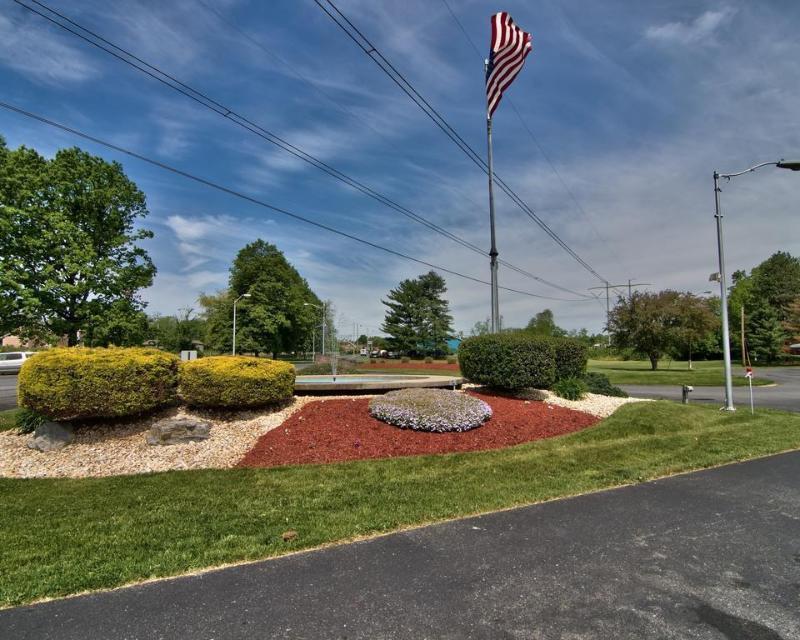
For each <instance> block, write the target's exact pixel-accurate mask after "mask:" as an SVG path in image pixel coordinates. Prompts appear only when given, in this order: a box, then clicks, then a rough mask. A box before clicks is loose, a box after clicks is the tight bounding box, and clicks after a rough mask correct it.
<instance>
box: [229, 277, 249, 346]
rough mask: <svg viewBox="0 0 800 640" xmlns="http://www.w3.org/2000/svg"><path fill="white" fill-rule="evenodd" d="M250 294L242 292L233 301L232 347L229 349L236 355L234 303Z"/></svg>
mask: <svg viewBox="0 0 800 640" xmlns="http://www.w3.org/2000/svg"><path fill="white" fill-rule="evenodd" d="M250 297H251V295H250V294H249V293H243V294H242V295H240V296H239V297H238V298H236V300H234V301H233V348H232V349H231V355H232V356H235V355H236V303H237V302H239V300H241V299H242V298H250Z"/></svg>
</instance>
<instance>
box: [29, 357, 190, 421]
mask: <svg viewBox="0 0 800 640" xmlns="http://www.w3.org/2000/svg"><path fill="white" fill-rule="evenodd" d="M178 362H179V361H178V358H176V357H175V356H174V355H172V354H169V353H165V352H163V351H159V350H158V349H138V348H134V349H113V348H112V349H85V348H82V347H73V348H61V349H50V350H48V351H40V352H39V353H37V354H36V355H34V356H32V357H31V358H30V359H29V360H27V361H26V362H25V363H24V364H23V365H22V369H21V370H20V372H19V386H18V392H17V393H18V398H19V404H20V405H21V406H23V407H26V408H27V409H30V410H31V411H35V412H37V413H40V414H42V415H44V416H47V417H48V418H51V419H53V420H74V419H82V418H111V417H116V416H128V415H134V414H137V413H144V412H146V411H150V410H152V409H156V408H158V407H161V406H163V405H165V404H169V403H171V402H174V401H175V400H176V398H177V386H178Z"/></svg>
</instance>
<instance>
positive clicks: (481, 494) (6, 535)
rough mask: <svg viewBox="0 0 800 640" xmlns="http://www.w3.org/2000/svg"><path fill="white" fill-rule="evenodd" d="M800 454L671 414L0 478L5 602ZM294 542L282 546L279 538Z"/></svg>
mask: <svg viewBox="0 0 800 640" xmlns="http://www.w3.org/2000/svg"><path fill="white" fill-rule="evenodd" d="M796 448H800V416H797V415H793V414H788V413H782V412H776V411H766V410H764V411H759V412H758V414H756V415H755V416H751V415H750V414H749V413H747V412H744V411H741V412H738V413H734V414H729V413H726V412H720V411H718V410H717V409H716V408H712V407H702V406H682V405H679V404H673V403H667V402H654V403H641V404H632V405H627V406H625V407H623V408H622V409H620V410H619V411H618V412H617V413H616V414H615V415H614V416H612V417H611V418H609V419H608V420H606V421H604V422H602V423H600V424H599V425H598V426H596V427H594V428H591V429H588V430H586V431H583V432H581V433H576V434H572V435H568V436H564V437H561V438H553V439H549V440H542V441H539V442H535V443H529V444H525V445H521V446H518V447H513V448H509V449H503V450H497V451H484V452H477V453H468V454H456V455H447V456H430V457H410V458H396V459H393V460H391V459H389V460H378V461H361V462H349V463H342V464H336V465H327V466H326V465H320V466H305V467H287V468H282V469H233V470H205V471H174V472H169V473H157V474H151V475H141V476H129V477H116V478H103V479H85V480H44V479H36V480H10V479H0V514H2V518H0V604H2V605H5V606H9V605H16V604H21V603H24V602H30V601H32V600H36V599H39V598H44V597H54V596H63V595H67V594H71V593H77V592H80V591H84V590H89V589H99V588H104V587H114V586H118V585H121V584H125V583H129V582H132V581H137V580H142V579H146V578H152V577H157V576H169V575H176V574H180V573H183V572H187V571H191V570H194V569H200V568H203V567H210V566H215V565H220V564H223V563H228V562H235V561H241V560H252V559H256V558H265V557H269V556H275V555H280V554H282V553H286V552H288V551H295V550H298V549H303V548H308V547H314V546H317V545H321V544H323V543H328V542H333V541H341V540H347V539H352V538H354V537H357V536H363V535H369V534H375V533H379V532H386V531H392V530H396V529H398V528H401V527H405V526H409V525H418V524H422V523H430V522H435V521H440V520H444V519H447V518H454V517H458V516H465V515H469V514H476V513H481V512H486V511H492V510H496V509H502V508H507V507H513V506H516V505H524V504H530V503H533V502H537V501H541V500H548V499H552V498H556V497H560V496H567V495H573V494H578V493H582V492H586V491H593V490H597V489H602V488H605V487H612V486H616V485H620V484H626V483H635V482H640V481H642V480H646V479H648V478H654V477H658V476H663V475H666V474H671V473H675V472H679V471H685V470H688V469H697V468H701V467H708V466H712V465H717V464H721V463H725V462H730V461H733V460H740V459H745V458H750V457H754V456H760V455H764V454H769V453H774V452H778V451H783V450H787V449H796ZM288 529H294V530H296V531H297V532H298V533H299V537H298V538H297V539H295V540H293V541H291V542H288V543H287V542H283V541H282V539H281V533H282V532H284V531H286V530H288Z"/></svg>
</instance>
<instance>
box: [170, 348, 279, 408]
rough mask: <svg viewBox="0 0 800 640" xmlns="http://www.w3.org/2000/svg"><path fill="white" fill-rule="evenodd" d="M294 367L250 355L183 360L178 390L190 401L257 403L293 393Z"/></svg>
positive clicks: (209, 404)
mask: <svg viewBox="0 0 800 640" xmlns="http://www.w3.org/2000/svg"><path fill="white" fill-rule="evenodd" d="M294 375H295V374H294V367H293V366H292V365H291V364H289V363H288V362H279V361H277V360H267V359H264V358H251V357H247V356H215V357H211V358H202V359H200V360H191V361H189V362H183V363H181V370H180V386H179V394H180V397H181V399H182V400H183V401H184V402H185V403H186V404H188V405H194V406H203V407H258V406H262V405H267V404H273V403H276V402H280V401H282V400H286V399H288V398H291V397H292V394H293V393H294Z"/></svg>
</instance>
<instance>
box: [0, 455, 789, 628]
mask: <svg viewBox="0 0 800 640" xmlns="http://www.w3.org/2000/svg"><path fill="white" fill-rule="evenodd" d="M477 481H479V480H477ZM300 533H301V535H302V532H300ZM799 597H800V452H794V453H789V454H783V455H779V456H773V457H771V458H765V459H761V460H757V461H752V462H747V463H743V464H737V465H730V466H726V467H721V468H718V469H714V470H709V471H703V472H699V473H694V474H689V475H683V476H677V477H673V478H668V479H664V480H659V481H656V482H651V483H646V484H640V485H636V486H632V487H625V488H621V489H617V490H611V491H605V492H600V493H594V494H588V495H584V496H580V497H577V498H572V499H567V500H560V501H554V502H550V503H545V504H541V505H536V506H532V507H525V508H521V509H515V510H512V511H505V512H500V513H495V514H490V515H486V516H482V517H478V518H470V519H466V520H460V521H456V522H450V523H445V524H441V525H435V526H430V527H425V528H422V529H417V530H414V531H408V532H404V533H398V534H393V535H390V536H385V537H382V538H375V539H372V540H368V541H364V542H358V543H354V544H348V545H342V546H338V547H331V548H328V549H323V550H319V551H313V552H308V553H303V554H297V555H293V556H287V557H284V558H278V559H275V560H271V561H264V562H258V563H253V564H249V565H242V566H239V567H232V568H228V569H223V570H218V571H213V572H209V573H205V574H201V575H196V576H190V577H185V578H177V579H172V580H165V581H160V582H153V583H149V584H144V585H140V586H137V587H131V588H127V589H120V590H116V591H109V592H105V593H98V594H94V595H86V596H80V597H75V598H71V599H67V600H58V601H52V602H47V603H43V604H39V605H34V606H29V607H23V608H17V609H10V610H5V611H0V637H3V638H20V639H24V638H31V639H33V638H36V639H37V640H40V639H46V638H58V639H60V640H69V639H72V638H74V639H78V638H80V639H82V640H85V639H88V638H118V639H123V638H124V639H128V640H132V639H136V638H163V639H171V638H192V639H198V640H199V639H211V638H213V639H216V640H229V639H234V638H237V639H238V638H351V639H352V638H370V639H380V638H454V639H455V638H458V639H465V638H486V639H496V638H537V639H545V640H549V639H570V640H578V639H581V638H592V639H595V638H601V639H605V638H613V639H614V640H620V639H625V638H636V639H639V640H640V639H643V638H664V639H669V638H675V639H677V638H680V639H687V638H704V639H709V640H712V639H714V640H720V639H728V640H745V639H746V640H789V639H797V638H800V606H799V604H800V603H799V600H798V598H799Z"/></svg>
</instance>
